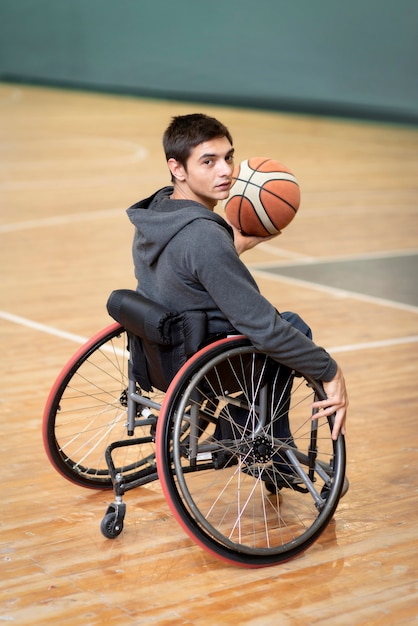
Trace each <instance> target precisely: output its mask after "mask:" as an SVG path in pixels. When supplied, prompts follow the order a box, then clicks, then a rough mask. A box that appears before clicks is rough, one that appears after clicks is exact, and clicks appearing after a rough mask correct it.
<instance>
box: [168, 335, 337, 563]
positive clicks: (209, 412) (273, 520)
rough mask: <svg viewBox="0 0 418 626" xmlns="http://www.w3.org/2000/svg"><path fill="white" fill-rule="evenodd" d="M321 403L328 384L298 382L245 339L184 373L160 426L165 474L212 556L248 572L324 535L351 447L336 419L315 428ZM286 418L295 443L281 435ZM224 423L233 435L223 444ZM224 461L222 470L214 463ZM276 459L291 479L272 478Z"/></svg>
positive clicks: (222, 345) (171, 498) (183, 519)
mask: <svg viewBox="0 0 418 626" xmlns="http://www.w3.org/2000/svg"><path fill="white" fill-rule="evenodd" d="M287 385H289V387H287ZM290 388H291V389H292V391H291V400H290V409H289V406H288V404H287V402H288V401H286V400H285V398H288V396H289V394H288V393H287V392H286V391H285V390H286V389H290ZM314 397H316V398H319V399H323V398H325V397H326V396H325V394H324V390H323V387H322V385H321V384H320V383H317V382H315V381H314V380H311V379H308V378H305V377H303V376H299V375H298V376H295V375H294V373H293V372H290V370H288V369H287V368H282V367H281V366H279V365H278V364H275V363H274V362H273V361H271V359H269V358H268V357H267V356H266V355H264V354H261V353H260V352H258V351H257V350H255V349H254V348H253V347H252V346H251V344H250V343H249V342H248V341H247V340H246V339H245V338H243V337H229V338H226V339H223V340H219V341H217V342H216V343H213V344H211V345H209V346H207V347H206V348H204V349H203V350H201V351H200V352H198V353H197V354H196V355H194V357H192V359H190V360H189V361H188V363H186V365H185V366H184V367H183V368H182V369H181V370H180V372H179V373H178V375H177V376H176V378H175V379H174V380H173V382H172V384H171V385H170V387H169V389H168V391H167V392H166V398H165V402H164V406H163V409H162V412H161V414H160V419H159V422H158V425H157V444H156V445H157V466H158V474H159V478H160V481H161V484H162V487H163V490H164V493H165V496H166V499H167V501H168V503H169V505H170V508H171V510H172V512H173V514H174V516H175V517H176V519H177V520H178V522H179V523H180V525H181V526H182V527H183V529H184V530H185V531H186V532H187V533H188V534H189V535H190V536H191V537H192V538H193V539H194V541H196V543H198V544H199V545H200V546H201V547H202V548H204V549H205V550H206V551H208V552H210V553H211V554H214V555H216V556H217V557H218V558H221V559H222V560H224V561H226V562H229V563H233V564H236V565H241V566H244V567H262V566H267V565H274V564H277V563H280V562H282V561H285V560H287V559H289V558H292V557H294V556H296V555H297V554H299V553H300V552H302V551H304V550H306V549H307V548H308V547H309V546H310V545H311V544H312V543H313V542H314V541H315V540H316V539H317V538H318V537H319V536H320V534H321V533H322V532H323V531H324V529H325V528H326V526H327V524H328V523H329V521H330V520H331V518H332V516H333V514H334V512H335V509H336V507H337V505H338V501H339V497H340V493H341V489H342V486H343V481H344V473H345V445H344V438H343V437H342V436H339V438H338V440H337V441H336V442H334V441H332V439H331V429H332V424H333V419H332V418H331V419H328V420H327V419H324V420H321V421H319V420H312V414H311V410H310V408H309V406H310V403H311V402H312V400H313V399H314ZM219 402H220V403H221V404H219ZM238 404H240V406H241V408H238V409H237V408H236V405H238ZM283 405H285V406H283ZM234 407H235V408H234ZM263 407H264V408H263ZM287 411H288V412H289V421H290V427H291V432H292V435H293V441H292V440H291V439H290V438H289V437H288V438H278V435H277V432H279V431H278V430H277V429H278V428H280V426H279V421H280V420H282V422H281V423H282V424H283V421H284V420H285V417H284V415H285V414H286V412H287ZM240 416H241V417H240ZM263 416H267V419H265V417H263ZM220 419H221V420H222V424H223V429H224V431H225V432H227V429H228V423H229V428H230V430H231V432H232V435H229V438H228V437H226V438H222V439H223V440H222V441H219V432H221V430H222V429H221V428H220V426H221V423H220ZM263 420H265V421H264V422H263ZM202 421H203V423H204V424H205V428H204V429H203V428H202V429H200V426H199V422H202ZM273 423H274V424H275V425H274V427H272V424H273ZM208 424H209V426H208ZM217 426H218V428H217ZM215 428H217V435H216V438H215V437H214V433H215ZM225 429H226V430H225ZM274 429H276V430H274ZM273 431H274V432H273ZM211 433H212V436H211ZM295 446H296V447H295ZM310 448H313V449H315V448H316V449H317V453H316V456H315V452H313V451H310ZM219 453H222V463H221V464H219V462H217V463H216V467H219V469H215V468H214V467H215V466H214V463H213V462H212V463H211V462H210V458H211V457H212V460H215V459H218V458H219ZM283 455H285V457H284V456H283ZM292 455H293V456H292ZM272 458H274V459H275V460H276V461H277V459H278V458H282V459H283V458H285V459H286V462H287V463H288V467H287V468H286V473H283V472H281V471H279V470H276V471H275V472H274V473H273V472H272V467H271V466H272ZM292 458H293V461H292ZM228 459H229V460H228ZM310 459H311V460H310ZM277 467H278V465H277V462H276V468H277ZM289 469H290V471H291V474H292V476H291V477H289V474H288V471H289ZM298 471H299V472H302V474H303V473H304V474H305V476H306V478H304V479H302V478H301V477H300V476H299V475H298ZM266 480H267V482H269V483H270V485H269V489H270V490H271V491H273V492H274V493H269V492H268V490H267V489H266V487H265V482H266ZM324 487H325V491H324V493H325V492H326V497H322V496H321V491H322V490H323V489H324Z"/></svg>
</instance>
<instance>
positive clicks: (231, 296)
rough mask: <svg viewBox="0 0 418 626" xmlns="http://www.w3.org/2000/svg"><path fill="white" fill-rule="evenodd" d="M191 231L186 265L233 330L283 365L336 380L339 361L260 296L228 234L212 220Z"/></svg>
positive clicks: (196, 224)
mask: <svg viewBox="0 0 418 626" xmlns="http://www.w3.org/2000/svg"><path fill="white" fill-rule="evenodd" d="M187 230H188V231H189V232H188V236H187V240H188V244H187V247H186V248H185V253H184V258H185V260H186V263H187V265H188V267H189V268H191V271H192V272H193V274H194V276H195V278H196V279H197V280H198V281H199V282H200V283H201V285H202V286H203V288H204V289H205V290H206V291H207V292H208V294H209V295H210V297H211V298H212V299H213V301H214V302H215V304H216V306H217V307H218V308H219V310H220V311H221V312H222V313H223V315H224V316H225V317H226V318H227V319H228V321H229V322H230V323H231V324H232V326H233V327H234V328H236V330H237V331H238V332H240V333H242V334H243V335H245V336H246V337H248V338H249V339H250V341H251V342H252V343H253V345H254V346H255V347H256V348H258V349H259V350H262V351H263V352H266V353H267V354H269V355H270V356H271V357H272V358H274V359H276V360H277V361H280V362H281V363H283V364H284V365H287V366H288V367H291V368H292V369H295V370H297V371H299V372H301V373H303V374H308V375H310V376H313V377H314V378H317V379H319V380H323V381H325V382H327V381H329V380H331V379H332V378H333V377H334V376H335V374H336V371H337V364H336V362H335V361H334V360H333V359H332V358H331V356H330V355H329V354H328V353H327V352H326V351H325V350H324V349H323V348H321V347H319V346H317V345H316V344H315V343H314V342H312V341H311V340H310V339H309V338H308V337H306V336H305V335H303V334H302V333H301V332H299V331H298V330H297V329H295V328H294V327H293V326H291V325H290V324H289V323H288V322H287V321H286V320H284V319H283V318H282V317H281V316H280V314H279V313H278V312H277V311H276V309H275V308H274V307H273V305H272V304H271V303H270V302H269V301H268V300H267V299H266V298H265V297H264V296H263V295H262V294H261V293H260V291H259V289H258V287H257V284H256V282H255V281H254V279H253V277H252V275H251V274H250V272H249V271H248V269H247V268H246V266H245V265H244V263H243V262H242V261H241V260H240V258H239V257H238V254H237V252H236V249H235V246H234V242H233V239H232V238H231V235H230V234H229V232H228V231H227V230H226V229H225V228H224V227H223V226H221V225H220V224H218V223H216V222H213V221H209V220H197V221H195V222H193V223H191V224H190V225H189V226H188V228H187Z"/></svg>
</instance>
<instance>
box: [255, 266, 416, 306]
mask: <svg viewBox="0 0 418 626" xmlns="http://www.w3.org/2000/svg"><path fill="white" fill-rule="evenodd" d="M253 273H254V274H257V275H259V276H262V277H263V278H268V279H270V280H275V281H278V282H284V283H289V284H290V285H300V286H301V287H307V288H308V289H313V290H315V291H323V292H325V293H328V294H331V295H332V296H335V297H337V298H353V299H354V300H361V301H363V302H369V303H371V304H377V305H380V306H387V307H392V308H394V309H400V310H401V311H408V312H409V313H418V307H417V306H414V305H412V304H404V303H403V302H396V301H395V300H387V299H385V298H378V297H377V296H368V295H365V294H364V293H358V292H357V291H348V290H346V289H339V288H338V287H330V286H328V285H321V284H320V283H314V282H311V281H308V280H302V279H301V278H291V277H289V276H282V275H281V274H272V273H270V272H263V271H261V270H256V269H254V268H253Z"/></svg>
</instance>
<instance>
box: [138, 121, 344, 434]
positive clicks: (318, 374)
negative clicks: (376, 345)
mask: <svg viewBox="0 0 418 626" xmlns="http://www.w3.org/2000/svg"><path fill="white" fill-rule="evenodd" d="M163 145H164V150H165V154H166V159H167V163H168V167H169V169H170V172H171V180H172V186H169V187H164V188H163V189H160V190H159V191H157V192H156V193H155V194H154V195H152V196H151V197H150V198H147V199H145V200H142V201H141V202H138V203H137V204H135V205H133V206H132V207H131V208H130V209H128V215H129V218H130V220H131V222H132V223H133V224H134V225H135V227H136V230H135V237H134V244H133V259H134V264H135V275H136V278H137V281H138V291H139V292H141V293H142V294H143V295H145V296H147V297H148V298H150V299H152V300H153V301H155V302H159V303H160V304H163V305H164V306H166V307H168V308H169V309H171V310H174V311H178V312H181V311H186V310H187V311H190V310H203V311H205V312H206V314H207V318H208V332H209V335H212V334H217V333H219V332H225V331H226V330H228V329H231V327H232V328H234V329H235V330H236V331H238V332H239V333H241V334H243V335H245V336H246V337H248V338H249V339H250V341H251V342H252V343H253V345H254V346H255V347H256V348H257V349H260V350H262V351H263V352H265V353H267V354H268V355H270V356H271V357H272V358H273V359H276V360H277V361H279V362H280V363H282V364H284V365H286V366H288V367H289V368H291V369H295V370H296V371H298V372H301V373H303V374H308V375H311V376H313V377H314V378H317V379H319V380H321V381H322V382H323V384H324V388H325V391H326V393H327V396H328V399H327V400H322V401H319V402H316V403H314V405H313V406H314V407H315V408H316V409H317V410H318V413H317V416H318V417H325V416H329V415H332V414H333V413H335V416H336V417H335V425H334V428H333V432H332V437H333V439H336V438H337V436H338V433H339V432H340V431H341V432H342V433H344V432H345V421H346V411H347V406H348V398H347V392H346V387H345V382H344V377H343V374H342V371H341V369H340V368H339V366H338V365H337V363H336V362H335V361H334V360H333V359H332V357H331V356H330V355H329V354H328V353H327V352H326V351H325V350H324V349H323V348H320V347H318V346H316V345H315V344H314V343H313V342H312V340H311V339H310V332H309V329H308V327H307V326H306V325H305V324H304V322H303V321H302V320H301V319H300V318H298V316H296V315H294V314H292V315H291V316H288V319H289V321H287V320H286V319H284V317H282V316H281V315H280V314H279V313H278V312H277V310H276V309H275V308H274V307H273V306H272V305H271V304H270V302H268V300H266V298H264V297H263V296H262V295H261V294H260V291H259V289H258V287H257V284H256V283H255V281H254V279H253V277H252V276H251V274H250V273H249V271H248V270H247V268H246V266H245V265H244V264H243V263H242V261H241V260H240V258H239V255H240V254H242V252H244V251H245V250H249V249H250V248H252V247H254V246H255V245H257V244H258V243H260V242H261V241H265V238H264V239H263V238H257V237H244V236H243V235H242V234H241V233H240V232H239V231H238V230H237V229H235V228H233V227H231V226H230V225H229V224H227V222H226V221H225V220H224V219H223V218H222V217H220V216H219V215H218V214H216V213H214V208H215V206H216V205H217V203H218V202H219V201H222V200H225V199H226V198H227V197H228V194H229V189H230V186H231V180H232V179H231V176H232V171H233V166H234V161H233V158H234V148H233V142H232V137H231V135H230V133H229V131H228V129H227V128H226V127H225V126H224V125H223V124H221V123H220V122H219V121H217V120H216V119H214V118H211V117H208V116H206V115H203V114H192V115H184V116H178V117H175V118H173V120H172V122H171V124H170V125H169V127H168V128H167V130H166V131H165V133H164V137H163ZM290 322H292V323H290ZM298 328H299V329H298ZM301 330H302V332H301Z"/></svg>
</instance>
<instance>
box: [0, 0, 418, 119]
mask: <svg viewBox="0 0 418 626" xmlns="http://www.w3.org/2000/svg"><path fill="white" fill-rule="evenodd" d="M417 26H418V2H417V0H397V2H393V0H351V1H350V2H341V1H340V0H293V1H289V0H212V1H211V2H201V1H199V0H176V1H175V2H172V1H170V0H151V1H147V2H145V0H0V79H1V80H3V81H22V82H35V83H40V84H49V85H60V86H69V87H77V88H80V87H82V88H88V89H98V90H103V91H113V92H121V93H131V94H139V95H145V96H147V95H149V96H153V97H155V96H157V97H164V98H179V99H183V100H184V99H186V100H196V101H206V102H218V103H221V104H225V103H226V104H228V103H229V104H233V105H243V106H256V107H264V108H276V109H281V110H294V111H308V112H309V111H311V112H319V113H326V114H335V115H351V116H360V117H371V118H380V119H385V118H387V119H399V120H405V121H413V122H416V121H418V72H417V65H418V36H417V32H418V30H417Z"/></svg>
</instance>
